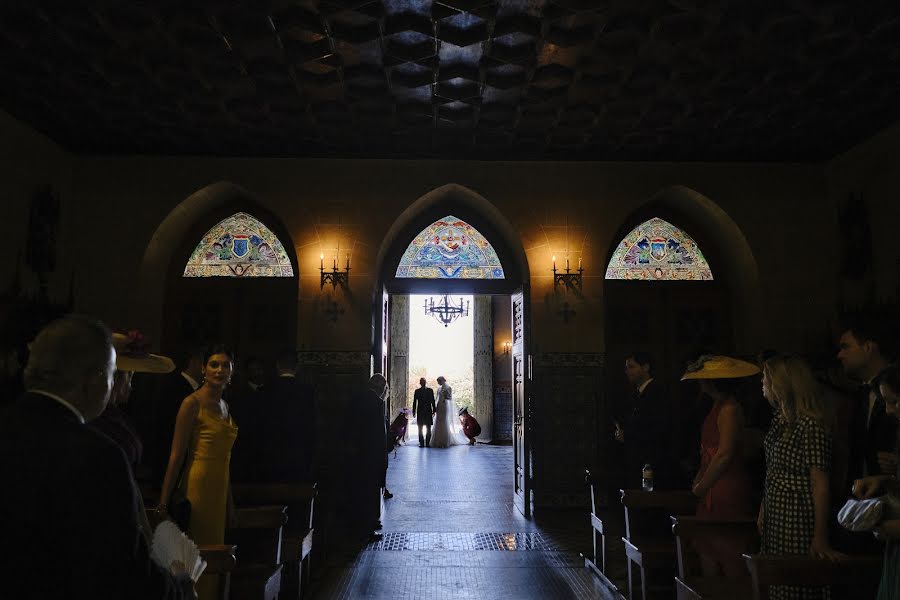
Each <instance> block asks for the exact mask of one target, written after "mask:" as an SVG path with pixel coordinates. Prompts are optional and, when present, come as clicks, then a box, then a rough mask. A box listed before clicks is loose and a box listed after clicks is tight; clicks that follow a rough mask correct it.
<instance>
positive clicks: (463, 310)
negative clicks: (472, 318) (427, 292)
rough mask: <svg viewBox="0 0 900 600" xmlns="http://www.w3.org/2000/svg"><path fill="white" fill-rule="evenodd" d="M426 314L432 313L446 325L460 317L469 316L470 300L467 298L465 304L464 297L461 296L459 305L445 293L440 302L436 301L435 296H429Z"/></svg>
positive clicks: (426, 301)
mask: <svg viewBox="0 0 900 600" xmlns="http://www.w3.org/2000/svg"><path fill="white" fill-rule="evenodd" d="M425 314H426V315H431V316H432V317H434V318H435V320H436V321H438V322H439V323H443V324H444V327H446V326H448V325H449V324H450V323H452V322H453V321H455V320H457V319H458V318H460V317H468V316H469V301H468V300H466V301H465V304H463V299H462V298H460V299H459V305H457V304H454V302H453V301H452V300H450V298H449V296H447V294H444V296H443V297H442V298H441V299H440V300H439V301H438V302H435V301H434V298H428V299H427V300H425Z"/></svg>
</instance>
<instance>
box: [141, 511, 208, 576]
mask: <svg viewBox="0 0 900 600" xmlns="http://www.w3.org/2000/svg"><path fill="white" fill-rule="evenodd" d="M150 556H151V557H152V558H153V560H154V561H156V563H157V564H158V565H159V566H161V567H163V568H165V569H169V570H171V568H172V563H173V562H175V561H178V562H180V563H181V564H182V565H184V570H185V571H186V572H187V574H188V575H190V577H191V580H192V581H193V582H194V583H197V580H198V579H200V575H202V574H203V570H204V569H206V561H205V560H203V558H201V557H200V551H199V550H198V549H197V545H196V544H195V543H194V542H193V541H192V540H191V538H189V537H188V536H186V535H184V533H182V532H181V530H180V529H178V526H177V525H175V523H173V522H172V521H163V522H162V523H160V524H159V525H157V526H156V530H155V531H154V532H153V540H152V541H151V543H150Z"/></svg>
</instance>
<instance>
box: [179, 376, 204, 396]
mask: <svg viewBox="0 0 900 600" xmlns="http://www.w3.org/2000/svg"><path fill="white" fill-rule="evenodd" d="M181 376H182V377H184V380H185V381H187V382H188V383H189V384H190V386H191V387H192V388H194V391H195V392H196V391H197V389H198V388H199V387H200V383H199V382H198V381H197V380H196V379H194V378H193V377H191V376H190V375H188V374H187V373H185V372H184V371H182V372H181Z"/></svg>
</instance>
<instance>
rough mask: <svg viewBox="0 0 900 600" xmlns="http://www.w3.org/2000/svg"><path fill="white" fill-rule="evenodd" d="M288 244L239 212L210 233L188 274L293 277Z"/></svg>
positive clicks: (190, 262) (186, 269) (187, 268)
mask: <svg viewBox="0 0 900 600" xmlns="http://www.w3.org/2000/svg"><path fill="white" fill-rule="evenodd" d="M293 276H294V267H293V266H292V265H291V261H290V259H289V258H288V256H287V252H285V250H284V246H282V245H281V242H280V241H278V238H277V237H275V234H274V233H272V230H270V229H269V228H268V227H266V226H265V225H263V224H262V223H260V222H259V221H257V220H256V219H254V218H253V217H251V216H250V215H248V214H247V213H242V212H239V213H236V214H234V215H231V216H230V217H228V218H227V219H225V220H224V221H221V222H219V223H218V224H217V225H216V226H215V227H213V228H212V229H210V230H209V231H207V232H206V235H204V236H203V239H202V240H200V243H199V244H197V247H196V248H194V251H193V252H192V253H191V257H190V258H189V259H188V262H187V265H186V266H185V267H184V277H293Z"/></svg>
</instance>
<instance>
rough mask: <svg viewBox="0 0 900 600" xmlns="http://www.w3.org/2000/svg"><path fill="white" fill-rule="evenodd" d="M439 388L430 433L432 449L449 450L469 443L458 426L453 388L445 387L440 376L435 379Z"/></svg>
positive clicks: (443, 380) (445, 382) (443, 379)
mask: <svg viewBox="0 0 900 600" xmlns="http://www.w3.org/2000/svg"><path fill="white" fill-rule="evenodd" d="M437 382H438V384H439V385H440V387H439V388H438V390H437V407H436V414H435V416H434V427H433V428H432V433H431V447H432V448H449V447H450V446H463V445H466V444H468V443H469V440H468V439H466V436H465V435H463V433H462V431H461V427H460V425H459V411H458V410H457V408H456V402H454V401H453V388H451V387H450V386H449V385H447V380H446V379H445V378H444V377H443V376H442V377H438V378H437Z"/></svg>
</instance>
